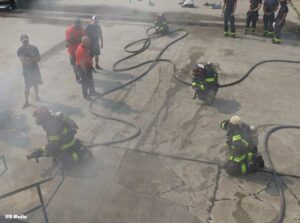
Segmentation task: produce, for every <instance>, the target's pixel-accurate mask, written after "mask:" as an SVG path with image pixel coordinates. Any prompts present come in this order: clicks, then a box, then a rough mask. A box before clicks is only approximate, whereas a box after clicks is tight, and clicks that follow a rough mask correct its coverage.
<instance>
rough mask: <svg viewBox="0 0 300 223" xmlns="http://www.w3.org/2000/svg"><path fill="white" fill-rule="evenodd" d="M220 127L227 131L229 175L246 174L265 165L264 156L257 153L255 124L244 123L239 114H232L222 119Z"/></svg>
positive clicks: (227, 170) (227, 167) (227, 165)
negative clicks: (228, 117)
mask: <svg viewBox="0 0 300 223" xmlns="http://www.w3.org/2000/svg"><path fill="white" fill-rule="evenodd" d="M220 127H221V129H223V130H225V131H227V134H226V137H227V145H228V151H227V156H226V163H225V170H226V172H227V173H228V174H229V175H244V174H247V173H251V172H256V171H258V170H259V169H261V168H263V167H264V160H263V157H262V156H261V155H259V154H258V153H257V144H258V134H257V129H256V127H255V126H249V125H247V124H246V123H243V122H242V121H241V118H240V117H239V116H232V117H231V118H230V119H229V120H224V121H222V122H221V124H220Z"/></svg>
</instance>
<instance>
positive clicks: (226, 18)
mask: <svg viewBox="0 0 300 223" xmlns="http://www.w3.org/2000/svg"><path fill="white" fill-rule="evenodd" d="M231 14H232V12H225V13H224V31H225V33H227V32H228V28H229V27H228V23H230V31H231V33H235V24H234V20H235V19H234V16H232V15H231Z"/></svg>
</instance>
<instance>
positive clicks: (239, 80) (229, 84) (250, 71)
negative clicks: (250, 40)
mask: <svg viewBox="0 0 300 223" xmlns="http://www.w3.org/2000/svg"><path fill="white" fill-rule="evenodd" d="M265 63H296V64H300V61H295V60H278V59H275V60H264V61H261V62H258V63H256V64H254V65H253V66H252V67H251V68H250V69H249V70H248V72H247V73H246V74H245V75H244V76H242V77H241V78H240V79H238V80H236V81H233V82H231V83H228V84H219V88H224V87H231V86H233V85H236V84H239V83H241V82H242V81H244V80H245V79H246V78H247V77H248V76H249V75H250V74H251V73H252V72H253V71H254V70H255V68H257V67H258V66H260V65H262V64H265ZM174 77H175V79H177V80H178V81H180V82H181V83H183V84H185V85H189V86H191V85H192V83H190V82H188V81H185V80H182V79H180V77H178V75H177V74H174Z"/></svg>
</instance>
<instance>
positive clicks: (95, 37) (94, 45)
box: [85, 15, 103, 70]
mask: <svg viewBox="0 0 300 223" xmlns="http://www.w3.org/2000/svg"><path fill="white" fill-rule="evenodd" d="M85 31H86V34H87V36H88V37H89V38H90V49H89V50H90V54H91V56H92V57H95V68H96V69H99V70H102V68H101V67H100V66H99V55H100V45H99V40H100V42H101V48H103V36H102V29H101V26H100V25H99V19H98V18H97V16H95V15H94V16H93V17H92V21H91V23H90V24H88V25H87V27H86V28H85Z"/></svg>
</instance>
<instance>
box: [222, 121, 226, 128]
mask: <svg viewBox="0 0 300 223" xmlns="http://www.w3.org/2000/svg"><path fill="white" fill-rule="evenodd" d="M225 123H226V121H223V122H221V129H224V130H225Z"/></svg>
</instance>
